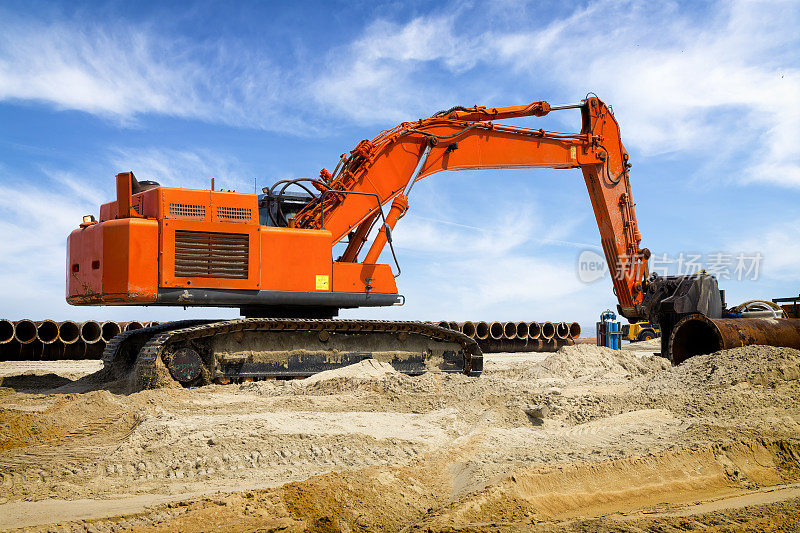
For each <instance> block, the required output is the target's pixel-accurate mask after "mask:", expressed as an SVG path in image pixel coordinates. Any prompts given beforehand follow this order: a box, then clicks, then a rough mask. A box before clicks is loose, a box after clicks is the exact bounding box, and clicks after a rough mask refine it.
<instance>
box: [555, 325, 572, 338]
mask: <svg viewBox="0 0 800 533" xmlns="http://www.w3.org/2000/svg"><path fill="white" fill-rule="evenodd" d="M556 337H558V338H559V339H566V338H567V337H569V326H568V325H567V323H566V322H559V323H558V324H556Z"/></svg>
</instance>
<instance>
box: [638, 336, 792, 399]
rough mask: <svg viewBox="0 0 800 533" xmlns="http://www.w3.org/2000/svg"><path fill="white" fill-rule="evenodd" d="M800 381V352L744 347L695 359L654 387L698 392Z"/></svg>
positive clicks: (773, 347)
mask: <svg viewBox="0 0 800 533" xmlns="http://www.w3.org/2000/svg"><path fill="white" fill-rule="evenodd" d="M798 380H800V350H795V349H794V348H779V347H775V346H743V347H741V348H734V349H732V350H722V351H719V352H715V353H712V354H708V355H699V356H695V357H692V358H690V359H688V360H686V361H685V362H683V363H682V364H680V365H679V366H677V367H674V368H671V369H670V371H669V372H666V373H664V374H663V375H661V376H658V377H656V378H654V379H653V385H654V386H661V387H672V388H682V389H694V388H698V387H727V386H732V385H736V384H739V383H748V384H750V385H763V386H768V387H775V386H777V385H780V384H782V383H786V382H792V381H794V382H797V381H798Z"/></svg>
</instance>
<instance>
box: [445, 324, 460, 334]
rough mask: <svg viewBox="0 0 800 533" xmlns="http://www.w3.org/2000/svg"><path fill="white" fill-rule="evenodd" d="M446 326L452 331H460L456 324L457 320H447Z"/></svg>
mask: <svg viewBox="0 0 800 533" xmlns="http://www.w3.org/2000/svg"><path fill="white" fill-rule="evenodd" d="M447 327H448V328H450V329H452V330H453V331H459V332H460V331H461V328H460V327H459V326H458V322H448V323H447Z"/></svg>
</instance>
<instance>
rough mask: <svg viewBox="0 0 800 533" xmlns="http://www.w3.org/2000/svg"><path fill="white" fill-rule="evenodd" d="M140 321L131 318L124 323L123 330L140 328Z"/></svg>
mask: <svg viewBox="0 0 800 533" xmlns="http://www.w3.org/2000/svg"><path fill="white" fill-rule="evenodd" d="M142 327H143V326H142V323H141V322H139V321H138V320H131V321H130V322H126V323H125V331H133V330H134V329H142Z"/></svg>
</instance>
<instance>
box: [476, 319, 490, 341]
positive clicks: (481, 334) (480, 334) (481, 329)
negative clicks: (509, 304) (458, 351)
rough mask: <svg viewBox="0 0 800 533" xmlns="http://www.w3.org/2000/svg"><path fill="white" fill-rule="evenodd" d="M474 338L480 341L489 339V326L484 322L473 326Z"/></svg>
mask: <svg viewBox="0 0 800 533" xmlns="http://www.w3.org/2000/svg"><path fill="white" fill-rule="evenodd" d="M475 338H476V339H480V340H486V339H488V338H489V324H487V323H486V322H484V321H480V322H478V323H477V324H475Z"/></svg>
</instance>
